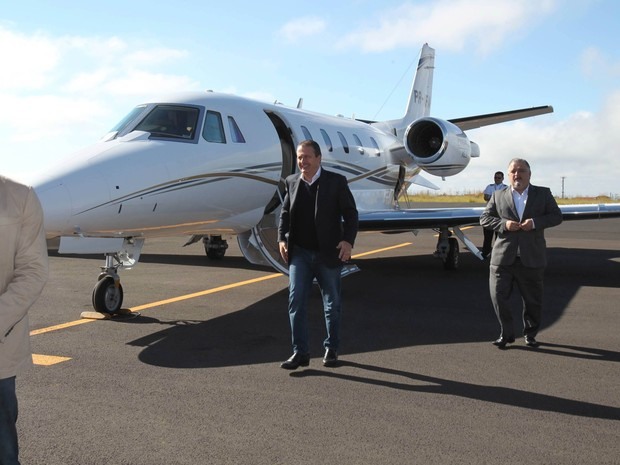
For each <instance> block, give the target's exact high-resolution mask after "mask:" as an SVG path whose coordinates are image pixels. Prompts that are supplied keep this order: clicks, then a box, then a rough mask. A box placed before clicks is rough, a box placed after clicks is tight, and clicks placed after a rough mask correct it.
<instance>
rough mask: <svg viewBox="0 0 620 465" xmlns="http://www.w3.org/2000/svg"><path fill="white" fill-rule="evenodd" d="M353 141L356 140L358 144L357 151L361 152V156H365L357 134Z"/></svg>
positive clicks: (354, 135)
mask: <svg viewBox="0 0 620 465" xmlns="http://www.w3.org/2000/svg"><path fill="white" fill-rule="evenodd" d="M353 140H355V143H356V144H357V147H358V149H357V150H359V152H360V155H364V146H363V145H362V141H361V140H360V138H359V137H357V134H353Z"/></svg>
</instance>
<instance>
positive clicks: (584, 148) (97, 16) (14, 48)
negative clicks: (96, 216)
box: [0, 0, 620, 197]
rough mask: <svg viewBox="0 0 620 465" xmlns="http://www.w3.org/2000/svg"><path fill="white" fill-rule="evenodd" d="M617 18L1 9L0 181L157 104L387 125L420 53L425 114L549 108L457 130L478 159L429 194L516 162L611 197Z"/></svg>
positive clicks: (89, 6) (182, 7)
mask: <svg viewBox="0 0 620 465" xmlns="http://www.w3.org/2000/svg"><path fill="white" fill-rule="evenodd" d="M618 18H620V2H616V1H615V0H572V1H571V0H451V1H442V0H434V1H398V0H383V1H381V2H377V1H370V0H341V1H337V2H334V1H323V0H318V1H314V2H290V1H267V2H254V1H252V2H251V1H234V0H231V1H229V2H203V1H183V0H180V1H178V0H177V1H176V2H160V1H159V0H150V1H142V0H138V1H124V2H119V1H116V0H108V1H106V2H96V3H95V2H93V3H91V2H75V1H68V0H58V1H56V2H47V1H30V0H22V1H20V2H14V3H12V4H11V7H10V8H4V9H2V11H1V12H0V57H1V59H2V69H3V72H2V73H0V107H1V108H2V111H0V123H1V124H0V150H1V153H2V157H1V158H2V165H1V166H2V168H1V169H0V173H2V174H5V175H9V176H12V177H15V178H17V179H20V180H23V181H26V182H29V181H30V180H31V179H34V177H35V173H37V172H39V171H44V170H46V169H48V168H51V167H53V166H56V165H58V164H59V163H61V162H62V159H63V158H66V157H67V156H69V155H70V154H71V153H72V152H75V151H77V150H78V149H80V148H82V147H84V146H86V145H88V144H90V143H92V142H95V141H97V140H98V139H99V138H100V137H101V136H102V135H104V134H105V133H106V132H107V131H108V129H110V128H111V127H112V126H114V124H116V123H117V122H118V121H119V120H120V119H121V118H122V117H123V116H124V115H125V114H126V113H128V112H129V111H130V110H131V109H132V108H133V107H134V106H135V105H136V104H138V103H141V102H143V101H146V100H148V99H149V96H151V95H156V94H160V93H162V92H167V91H175V90H206V89H212V90H215V91H221V92H231V93H235V94H239V95H242V96H247V97H252V98H257V99H260V100H265V101H269V102H273V101H275V100H278V101H279V102H282V103H284V104H286V105H291V106H294V105H296V104H297V101H298V99H299V98H300V97H303V99H304V108H306V109H309V110H313V111H317V112H321V113H327V114H343V115H345V116H355V117H359V118H365V119H376V120H386V119H393V118H398V117H401V116H402V115H403V113H404V110H405V104H406V100H407V97H408V93H409V89H410V85H411V79H412V75H413V71H414V69H415V64H416V63H417V59H418V56H419V52H420V48H421V46H422V44H423V43H425V42H428V43H429V44H430V45H431V46H432V47H433V48H435V49H436V58H435V76H434V92H433V102H432V107H431V114H432V115H433V116H437V117H440V118H445V119H450V118H457V117H463V116H468V115H475V114H482V113H492V112H498V111H506V110H511V109H516V108H526V107H531V106H537V105H546V104H549V105H553V106H554V108H555V112H554V113H553V114H551V115H544V116H540V117H536V118H531V119H527V120H522V121H518V122H513V123H506V124H502V125H496V126H491V127H487V128H481V129H476V130H472V131H468V135H469V137H470V138H471V139H472V140H474V141H475V142H476V143H478V144H479V146H480V149H481V157H480V158H479V159H474V160H472V162H471V163H470V165H469V167H468V168H467V169H466V170H465V171H464V172H463V173H461V174H460V175H457V176H454V177H452V178H448V179H447V180H446V181H442V180H441V179H439V178H436V177H434V176H431V175H428V176H427V177H428V178H429V179H430V180H432V181H433V182H434V183H435V184H437V185H439V186H440V187H441V191H440V192H445V193H469V192H475V191H480V190H482V189H483V188H484V187H485V186H486V184H488V183H489V182H491V181H492V175H493V172H494V171H495V170H497V169H501V170H505V168H506V165H507V164H508V161H509V160H510V159H511V158H513V157H515V156H519V157H524V158H527V159H528V160H529V161H530V164H531V165H532V172H533V174H532V182H533V183H534V184H539V185H546V186H549V187H551V189H552V190H553V192H554V193H555V194H556V195H561V193H562V178H564V193H565V196H567V197H571V196H577V195H590V196H592V195H599V194H607V195H609V194H613V195H620V182H618V179H617V178H618V175H619V174H620V153H619V152H620V48H619V47H618V44H619V43H620V33H618V32H617V29H618ZM119 169H122V166H119ZM418 190H422V189H418Z"/></svg>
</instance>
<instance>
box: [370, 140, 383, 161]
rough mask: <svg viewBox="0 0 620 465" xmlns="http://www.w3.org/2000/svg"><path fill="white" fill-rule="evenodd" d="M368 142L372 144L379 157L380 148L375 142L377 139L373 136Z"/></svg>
mask: <svg viewBox="0 0 620 465" xmlns="http://www.w3.org/2000/svg"><path fill="white" fill-rule="evenodd" d="M370 143H371V144H372V146H373V147H374V148H375V149H377V156H378V157H380V156H381V149H380V148H379V144H377V141H376V140H375V138H374V137H371V138H370Z"/></svg>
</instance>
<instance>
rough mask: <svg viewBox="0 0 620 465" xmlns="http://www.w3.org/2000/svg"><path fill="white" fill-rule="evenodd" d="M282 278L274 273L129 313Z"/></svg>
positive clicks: (156, 303)
mask: <svg viewBox="0 0 620 465" xmlns="http://www.w3.org/2000/svg"><path fill="white" fill-rule="evenodd" d="M280 276H284V275H283V274H281V273H273V274H270V275H267V276H262V277H260V278H254V279H248V280H247V281H240V282H238V283H232V284H226V285H225V286H220V287H216V288H213V289H207V290H206V291H200V292H194V293H193V294H186V295H181V296H179V297H172V298H171V299H165V300H160V301H158V302H152V303H150V304H144V305H138V306H137V307H131V308H130V309H129V311H131V312H139V311H140V310H146V309H147V308H153V307H159V306H161V305H167V304H172V303H175V302H181V301H183V300H188V299H194V298H196V297H202V296H203V295H209V294H215V293H216V292H221V291H227V290H228V289H234V288H236V287H241V286H247V285H248V284H254V283H259V282H261V281H267V280H268V279H273V278H278V277H280Z"/></svg>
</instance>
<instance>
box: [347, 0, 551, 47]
mask: <svg viewBox="0 0 620 465" xmlns="http://www.w3.org/2000/svg"><path fill="white" fill-rule="evenodd" d="M554 8H555V1H554V0H495V1H493V2H490V1H487V0H440V1H432V2H428V3H425V4H420V3H417V2H416V3H415V4H412V3H405V4H403V5H401V6H399V7H397V8H394V9H391V10H387V11H384V12H383V14H382V15H381V17H380V18H379V20H378V24H374V23H373V24H366V25H365V26H364V27H363V29H360V30H359V31H356V32H353V33H351V34H349V35H347V36H346V37H345V38H344V39H343V40H342V41H341V43H340V46H341V47H343V48H360V49H362V50H363V51H366V52H383V51H387V50H392V49H395V48H399V47H410V46H415V47H418V46H419V44H420V43H424V42H429V43H431V44H432V45H433V46H434V47H438V48H441V49H443V50H457V51H458V50H461V49H463V48H464V47H465V46H468V45H470V44H473V46H474V47H475V48H477V50H478V52H479V53H483V54H484V53H488V52H489V51H490V50H493V49H497V48H498V47H499V46H501V44H502V42H504V41H505V40H506V39H507V38H508V37H509V36H510V35H511V34H514V33H515V32H517V31H519V30H520V29H523V28H525V27H530V26H531V24H532V23H533V18H536V20H540V19H541V18H543V17H544V16H546V15H548V14H550V13H551V12H552V11H553V10H554Z"/></svg>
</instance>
